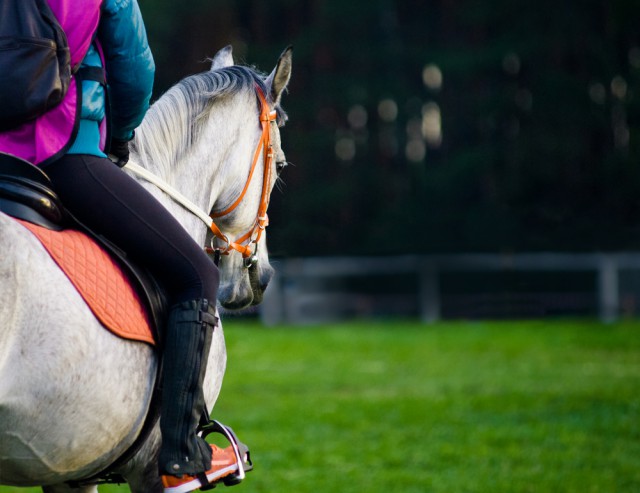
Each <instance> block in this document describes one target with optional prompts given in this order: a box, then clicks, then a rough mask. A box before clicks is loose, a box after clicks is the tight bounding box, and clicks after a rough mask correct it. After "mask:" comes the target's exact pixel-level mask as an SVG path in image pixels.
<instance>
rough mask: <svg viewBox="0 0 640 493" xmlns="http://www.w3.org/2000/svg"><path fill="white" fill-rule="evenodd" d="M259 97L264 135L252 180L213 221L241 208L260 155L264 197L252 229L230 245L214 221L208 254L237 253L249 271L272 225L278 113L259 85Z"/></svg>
mask: <svg viewBox="0 0 640 493" xmlns="http://www.w3.org/2000/svg"><path fill="white" fill-rule="evenodd" d="M256 94H257V96H258V99H259V101H260V125H261V127H262V135H261V136H260V141H259V142H258V147H257V148H256V150H255V152H254V155H253V162H252V163H251V169H250V170H249V176H248V178H247V181H246V183H245V185H244V188H243V189H242V192H241V193H240V195H239V196H238V197H237V198H236V200H235V201H234V202H233V203H232V204H231V205H230V206H229V207H227V208H226V209H224V210H223V211H220V212H215V213H212V214H211V215H210V216H211V219H218V218H221V217H224V216H226V215H227V214H229V213H230V212H232V211H233V210H234V209H235V208H236V207H238V205H239V204H240V203H241V202H242V199H243V198H244V196H245V194H246V193H247V190H248V189H249V185H250V184H251V179H252V178H253V173H254V171H255V169H256V165H257V164H258V161H259V159H260V155H262V160H263V163H264V171H263V174H262V195H261V197H260V205H259V207H258V213H257V215H256V219H255V222H254V224H253V226H252V227H251V229H250V230H249V231H248V232H247V233H246V234H244V235H242V236H241V237H240V238H238V239H236V240H235V241H230V240H229V238H228V237H227V235H225V234H224V233H223V232H222V231H221V230H220V228H219V227H218V226H217V225H216V224H215V222H213V221H212V222H211V224H210V226H209V228H210V229H211V232H212V233H213V235H214V237H215V238H212V241H211V248H207V251H208V252H211V253H214V255H215V256H216V258H219V256H220V255H228V254H229V253H230V252H231V251H232V250H236V251H237V252H239V253H240V254H242V257H243V258H244V262H245V266H247V267H250V266H251V265H253V264H254V263H255V262H256V261H257V257H256V253H257V250H258V241H259V240H260V237H261V236H262V232H263V231H264V230H265V229H266V227H267V226H268V224H269V216H267V207H268V206H269V197H270V195H271V177H272V163H273V158H274V152H273V144H272V143H271V129H270V123H271V122H274V121H275V120H276V111H275V110H273V111H272V110H270V108H269V104H268V103H267V100H266V98H265V96H264V93H263V92H262V89H260V87H258V86H257V85H256ZM216 239H217V240H220V242H222V246H218V245H214V242H215V241H216Z"/></svg>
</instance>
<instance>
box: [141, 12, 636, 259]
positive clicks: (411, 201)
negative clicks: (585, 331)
mask: <svg viewBox="0 0 640 493" xmlns="http://www.w3.org/2000/svg"><path fill="white" fill-rule="evenodd" d="M140 3H141V7H142V10H143V13H144V15H145V18H146V23H147V29H148V31H149V34H150V39H151V43H152V48H153V49H154V52H155V56H156V61H157V64H158V77H157V92H158V94H159V93H160V92H162V91H164V90H166V89H167V88H168V87H169V86H170V85H171V84H172V83H174V82H176V81H177V80H178V79H180V78H181V77H183V76H186V75H188V74H190V73H193V72H197V71H202V70H206V69H207V65H206V63H202V62H203V61H204V60H205V59H206V57H208V56H212V55H213V54H214V53H215V51H216V50H217V49H218V48H220V47H222V46H224V45H226V44H232V45H233V46H234V52H235V54H236V58H237V60H238V61H240V62H244V63H250V64H252V65H256V66H258V67H259V68H260V69H262V70H264V71H270V70H271V69H272V68H273V65H274V63H275V61H276V59H277V56H278V55H279V53H280V52H281V50H282V49H283V48H284V47H285V46H286V45H288V44H290V43H292V44H293V45H294V49H295V51H294V73H293V79H292V82H291V84H290V93H289V95H288V96H287V98H286V100H285V101H284V105H285V109H286V110H287V111H288V113H289V116H290V122H289V124H288V125H287V127H286V128H285V129H284V131H283V140H284V145H285V151H286V152H287V156H288V158H289V160H290V161H291V162H292V163H293V166H291V167H290V168H289V169H288V170H287V172H286V173H287V174H286V176H285V177H284V178H285V184H284V186H283V187H282V190H283V192H284V193H280V192H278V191H275V192H274V195H273V198H272V205H271V209H270V216H271V223H272V227H271V228H270V231H269V235H270V246H271V249H272V252H273V253H275V254H280V255H296V256H297V255H318V254H320V255H336V254H383V253H408V252H411V253H429V252H452V251H534V250H578V251H590V250H616V249H636V248H639V247H640V227H639V225H640V201H639V200H638V197H639V196H640V194H639V192H640V155H639V154H640V148H639V146H640V135H639V131H640V85H639V82H640V39H639V36H638V29H637V26H636V25H635V24H636V23H637V19H638V18H640V5H639V4H638V3H637V2H636V1H634V0H627V1H625V0H585V1H582V2H557V1H551V0H540V1H538V2H513V1H511V0H491V1H486V2H478V1H474V0H457V1H455V0H437V1H432V2H426V1H420V0H405V1H392V0H370V1H369V0H367V1H365V0H353V1H350V2H345V1H336V0H315V1H308V2H295V1H293V0H271V1H269V2H264V1H258V0H248V1H246V2H232V1H228V0H191V1H190V2H188V4H187V3H186V2H183V3H178V2H175V1H174V0H171V1H170V0H140Z"/></svg>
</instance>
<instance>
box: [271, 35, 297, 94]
mask: <svg viewBox="0 0 640 493" xmlns="http://www.w3.org/2000/svg"><path fill="white" fill-rule="evenodd" d="M292 53H293V46H288V47H287V48H286V49H285V50H284V51H283V52H282V55H280V58H279V59H278V64H277V65H276V68H274V69H273V72H271V75H269V77H267V80H266V85H267V91H268V92H269V95H270V96H271V100H272V101H273V102H274V104H276V105H277V104H280V97H281V96H282V92H283V91H284V90H285V89H286V87H287V84H288V83H289V79H290V78H291V55H292Z"/></svg>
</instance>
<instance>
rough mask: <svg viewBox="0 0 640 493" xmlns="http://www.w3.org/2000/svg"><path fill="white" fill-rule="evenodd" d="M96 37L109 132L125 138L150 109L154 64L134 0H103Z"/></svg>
mask: <svg viewBox="0 0 640 493" xmlns="http://www.w3.org/2000/svg"><path fill="white" fill-rule="evenodd" d="M98 38H99V40H100V42H101V44H102V49H103V50H104V55H105V64H106V67H105V68H106V72H107V83H108V85H109V102H110V106H111V113H110V115H111V125H112V135H113V137H114V138H116V139H122V140H128V139H130V138H131V136H132V135H133V130H134V129H135V128H136V127H137V126H138V125H139V124H140V122H141V121H142V119H143V118H144V115H145V113H146V111H147V109H148V108H149V101H150V99H151V92H152V90H153V77H154V74H155V64H154V61H153V56H152V54H151V50H150V48H149V43H148V41H147V33H146V30H145V27H144V23H143V20H142V14H141V12H140V8H139V6H138V2H137V1H136V0H105V3H104V7H103V13H102V19H101V21H100V28H99V33H98Z"/></svg>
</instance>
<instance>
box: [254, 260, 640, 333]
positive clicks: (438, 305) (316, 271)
mask: <svg viewBox="0 0 640 493" xmlns="http://www.w3.org/2000/svg"><path fill="white" fill-rule="evenodd" d="M274 266H275V267H276V272H277V274H276V276H275V277H274V279H273V281H272V284H271V285H270V287H269V289H268V290H267V292H266V295H265V300H264V302H263V305H262V308H261V311H260V314H261V318H262V320H263V321H264V322H265V323H266V324H268V325H272V324H276V323H281V322H286V323H308V322H314V321H316V320H317V319H318V318H323V317H325V318H331V317H332V315H335V316H338V315H339V311H340V308H341V307H342V308H344V307H345V305H349V304H350V303H358V300H362V299H363V297H362V296H360V297H358V296H356V295H355V294H354V293H353V292H346V291H344V290H340V289H336V288H335V286H334V287H331V284H332V283H331V282H328V281H332V280H333V281H344V280H346V279H349V278H355V277H360V278H367V277H371V276H376V278H379V277H380V276H383V277H384V276H393V275H405V276H406V275H409V276H412V277H414V276H415V279H416V281H417V289H416V292H415V293H414V296H415V302H416V304H417V307H418V312H419V316H420V318H421V319H422V320H423V321H424V322H425V323H431V322H435V321H437V320H439V319H440V318H442V316H443V310H442V307H443V295H444V294H443V291H442V286H441V279H442V276H444V275H446V274H447V273H478V272H486V273H488V274H490V273H505V272H510V273H524V272H556V273H563V272H564V273H567V275H570V274H571V273H578V272H583V273H585V272H586V273H593V274H594V283H593V286H589V287H587V289H588V290H590V291H592V293H593V296H594V300H595V301H594V303H595V305H596V306H594V311H595V313H597V314H598V316H599V317H600V319H601V320H603V321H604V322H611V321H614V320H616V319H617V318H618V317H619V316H620V308H621V305H620V273H621V272H623V271H629V272H633V273H634V274H638V276H640V253H634V252H618V253H580V254H571V253H523V254H512V255H507V254H500V255H497V254H457V255H425V256H417V255H407V256H397V257H330V258H320V257H318V258H293V259H286V260H279V261H274ZM338 285H339V282H338ZM545 291H546V292H549V293H552V292H554V286H548V288H546V289H545ZM387 295H388V296H393V295H394V293H392V292H389V293H387ZM396 298H397V300H396V301H397V302H399V303H400V302H402V301H403V299H402V298H406V296H404V297H403V296H396ZM404 301H406V299H405V300H404ZM314 305H315V306H316V310H315V313H313V312H314V311H313V310H309V307H313V306H314ZM305 307H306V308H305ZM318 310H319V311H320V312H321V314H320V315H319V314H318V313H317V312H318Z"/></svg>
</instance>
